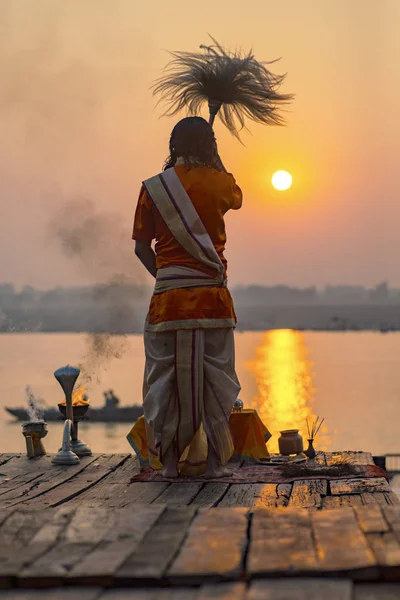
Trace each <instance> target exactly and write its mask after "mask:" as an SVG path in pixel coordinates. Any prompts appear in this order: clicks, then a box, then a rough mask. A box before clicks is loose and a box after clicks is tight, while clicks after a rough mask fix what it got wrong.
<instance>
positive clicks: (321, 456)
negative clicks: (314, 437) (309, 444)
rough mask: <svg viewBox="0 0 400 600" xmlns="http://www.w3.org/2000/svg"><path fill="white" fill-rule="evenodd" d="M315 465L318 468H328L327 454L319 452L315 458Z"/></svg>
mask: <svg viewBox="0 0 400 600" xmlns="http://www.w3.org/2000/svg"><path fill="white" fill-rule="evenodd" d="M314 463H315V464H316V465H317V466H318V467H326V460H325V452H317V454H316V455H315V458H314Z"/></svg>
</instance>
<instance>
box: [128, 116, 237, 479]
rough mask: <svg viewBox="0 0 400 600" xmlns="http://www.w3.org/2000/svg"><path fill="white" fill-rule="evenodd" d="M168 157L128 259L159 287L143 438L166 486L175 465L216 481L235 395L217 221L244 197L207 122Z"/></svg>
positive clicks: (180, 138)
mask: <svg viewBox="0 0 400 600" xmlns="http://www.w3.org/2000/svg"><path fill="white" fill-rule="evenodd" d="M169 148H170V156H169V158H168V160H167V162H166V165H165V168H164V172H163V173H161V174H159V175H156V176H155V177H152V178H150V179H148V180H147V181H145V182H144V183H143V187H142V189H141V192H140V196H139V200H138V205H137V208H136V213H135V221H134V228H133V239H134V240H135V242H136V244H135V253H136V255H137V256H138V258H139V260H140V261H141V262H142V263H143V265H144V266H145V267H146V269H147V270H148V271H149V272H150V273H151V275H153V277H155V280H156V281H155V289H154V293H153V296H152V298H151V302H150V308H149V313H148V317H147V320H146V324H145V332H144V345H145V353H146V366H145V376H144V385H143V409H144V417H145V421H146V436H147V442H148V446H149V452H150V453H152V454H153V456H156V457H157V458H158V460H159V462H160V463H161V464H162V465H163V474H164V475H165V476H166V477H177V476H178V473H179V463H180V464H181V465H183V464H184V469H182V471H185V472H186V473H189V474H199V473H204V472H205V476H206V477H209V478H212V477H222V476H224V475H228V474H229V472H228V471H227V470H226V469H225V468H224V466H223V465H225V464H226V462H227V461H228V460H229V458H230V456H231V455H232V453H233V443H232V437H231V433H230V429H229V416H230V413H231V410H232V406H233V403H234V401H235V400H236V398H237V396H238V394H239V391H240V385H239V382H238V379H237V376H236V373H235V358H234V338H233V329H234V327H235V325H236V316H235V311H234V306H233V301H232V298H231V295H230V293H229V291H228V288H227V283H226V282H227V280H226V267H227V263H226V260H225V258H224V255H223V252H224V249H225V243H226V234H225V224H224V214H225V213H226V212H227V211H228V210H230V209H239V208H240V207H241V205H242V192H241V190H240V188H239V187H238V186H237V185H236V183H235V180H234V178H233V176H232V175H231V174H229V173H227V172H226V171H225V169H224V167H223V165H222V163H221V160H220V158H219V155H218V150H217V143H216V140H215V137H214V133H213V130H212V127H211V126H210V125H209V124H208V123H207V121H205V120H204V119H202V118H200V117H188V118H185V119H182V120H181V121H179V122H178V123H177V125H176V126H175V127H174V129H173V131H172V134H171V138H170V144H169ZM153 239H155V240H156V243H155V251H153V249H152V246H151V243H152V240H153Z"/></svg>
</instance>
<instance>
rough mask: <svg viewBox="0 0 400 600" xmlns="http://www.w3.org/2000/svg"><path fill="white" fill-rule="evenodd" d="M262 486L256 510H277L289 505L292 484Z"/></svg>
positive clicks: (256, 499) (256, 500)
mask: <svg viewBox="0 0 400 600" xmlns="http://www.w3.org/2000/svg"><path fill="white" fill-rule="evenodd" d="M262 485H263V487H262V488H261V490H260V492H259V495H258V497H257V498H255V502H254V504H253V507H254V508H275V507H276V506H287V505H288V503H289V498H290V493H291V491H292V484H290V483H289V484H279V485H276V484H275V483H267V484H262Z"/></svg>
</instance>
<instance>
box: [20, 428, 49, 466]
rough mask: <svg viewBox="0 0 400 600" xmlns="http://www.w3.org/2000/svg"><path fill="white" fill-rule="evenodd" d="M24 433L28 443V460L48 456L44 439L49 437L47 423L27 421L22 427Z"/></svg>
mask: <svg viewBox="0 0 400 600" xmlns="http://www.w3.org/2000/svg"><path fill="white" fill-rule="evenodd" d="M22 433H23V435H24V437H25V441H26V453H27V456H28V458H34V457H35V456H44V455H45V454H46V450H45V449H44V445H43V442H42V439H43V438H44V437H46V435H47V423H45V422H44V421H27V422H26V423H23V425H22Z"/></svg>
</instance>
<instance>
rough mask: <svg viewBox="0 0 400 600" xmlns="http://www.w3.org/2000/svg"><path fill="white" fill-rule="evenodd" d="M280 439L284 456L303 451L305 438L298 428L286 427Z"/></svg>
mask: <svg viewBox="0 0 400 600" xmlns="http://www.w3.org/2000/svg"><path fill="white" fill-rule="evenodd" d="M280 434H281V436H280V438H279V439H278V445H279V452H280V454H282V455H283V456H289V455H290V454H300V452H303V438H302V437H301V435H300V433H299V430H298V429H285V430H284V431H281V432H280Z"/></svg>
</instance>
